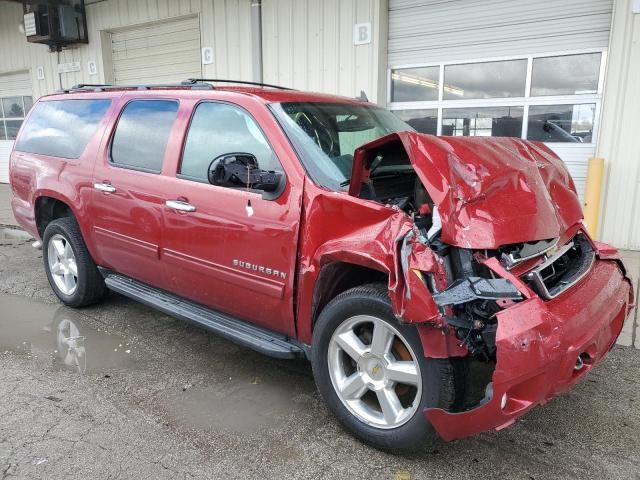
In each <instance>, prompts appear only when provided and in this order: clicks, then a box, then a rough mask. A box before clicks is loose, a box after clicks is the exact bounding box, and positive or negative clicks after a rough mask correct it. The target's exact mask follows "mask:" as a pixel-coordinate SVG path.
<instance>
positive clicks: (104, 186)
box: [93, 183, 116, 193]
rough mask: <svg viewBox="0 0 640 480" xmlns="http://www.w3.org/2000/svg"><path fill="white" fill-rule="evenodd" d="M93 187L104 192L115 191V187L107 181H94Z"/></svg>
mask: <svg viewBox="0 0 640 480" xmlns="http://www.w3.org/2000/svg"><path fill="white" fill-rule="evenodd" d="M93 188H95V189H96V190H98V191H99V192H104V193H115V191H116V187H114V186H113V185H109V184H108V183H94V184H93Z"/></svg>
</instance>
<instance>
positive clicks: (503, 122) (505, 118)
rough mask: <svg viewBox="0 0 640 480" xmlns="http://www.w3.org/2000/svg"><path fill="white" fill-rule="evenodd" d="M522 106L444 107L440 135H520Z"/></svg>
mask: <svg viewBox="0 0 640 480" xmlns="http://www.w3.org/2000/svg"><path fill="white" fill-rule="evenodd" d="M523 115H524V107H518V106H514V107H480V108H445V109H443V111H442V135H450V136H464V137H520V136H521V135H522V118H523Z"/></svg>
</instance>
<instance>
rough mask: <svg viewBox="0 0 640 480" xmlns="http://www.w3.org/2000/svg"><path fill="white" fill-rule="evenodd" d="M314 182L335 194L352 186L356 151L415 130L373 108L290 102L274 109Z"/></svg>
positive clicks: (365, 105)
mask: <svg viewBox="0 0 640 480" xmlns="http://www.w3.org/2000/svg"><path fill="white" fill-rule="evenodd" d="M270 107H271V110H272V111H273V112H274V114H275V116H276V118H277V119H278V120H279V121H280V124H281V125H282V126H283V128H284V130H285V132H286V133H287V136H288V137H289V139H290V140H291V143H292V144H293V146H294V148H295V149H296V150H297V152H298V155H299V156H300V159H301V161H302V163H303V165H304V167H305V169H306V170H307V172H308V174H309V175H310V176H311V178H313V180H314V181H315V182H316V183H318V184H320V185H322V186H325V187H327V188H330V189H332V190H342V189H344V187H345V186H346V185H347V184H348V183H349V177H350V176H351V164H352V163H353V153H354V151H355V149H356V148H358V147H359V146H360V145H363V144H365V143H367V142H370V141H372V140H375V139H376V138H380V137H383V136H385V135H387V134H389V133H392V132H402V131H407V130H413V128H411V127H410V126H409V125H408V124H406V123H405V122H403V121H402V120H400V119H399V118H398V117H396V116H395V115H394V114H393V113H391V112H389V111H388V110H385V109H383V108H379V107H375V106H372V105H369V104H363V105H355V104H350V103H317V102H287V103H274V104H271V105H270Z"/></svg>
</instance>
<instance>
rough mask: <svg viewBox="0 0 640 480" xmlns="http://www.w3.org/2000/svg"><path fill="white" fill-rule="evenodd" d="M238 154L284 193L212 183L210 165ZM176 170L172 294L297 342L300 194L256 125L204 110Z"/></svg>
mask: <svg viewBox="0 0 640 480" xmlns="http://www.w3.org/2000/svg"><path fill="white" fill-rule="evenodd" d="M238 153H244V154H248V155H251V156H252V157H255V159H257V162H258V167H259V168H260V169H261V170H270V171H275V172H280V173H282V174H283V176H282V178H283V179H282V184H281V188H280V189H279V191H277V192H261V191H258V190H249V189H247V188H245V187H240V188H239V187H238V186H237V185H236V186H217V185H212V184H211V183H209V177H208V172H209V168H210V165H211V163H212V161H213V160H214V159H216V158H220V157H223V156H225V155H228V154H238ZM177 163H178V165H177V175H176V177H175V178H174V179H172V183H171V185H170V188H169V189H168V190H167V192H166V195H167V197H166V198H167V206H166V208H165V213H164V225H165V227H164V234H163V235H164V238H163V242H162V252H161V255H162V262H163V266H164V268H165V272H166V275H167V276H168V277H169V278H170V279H171V281H172V290H173V291H175V292H177V293H178V294H180V295H182V296H184V297H186V298H189V299H191V300H194V301H196V302H199V303H202V304H204V305H207V306H209V307H212V308H214V309H217V310H220V311H222V312H225V313H228V314H231V315H234V316H236V317H239V318H242V319H245V320H248V321H251V322H253V323H256V324H259V325H261V326H264V327H266V328H269V329H271V330H274V331H278V332H281V333H285V334H289V335H294V334H295V328H294V317H293V288H294V280H295V279H294V276H295V267H296V252H297V239H298V228H299V222H300V203H301V202H300V196H301V189H297V188H294V187H293V186H292V185H291V184H290V183H289V182H288V181H287V179H286V177H285V176H284V172H283V169H282V167H281V164H280V162H279V161H278V157H277V155H276V153H275V152H274V149H273V148H272V146H271V144H270V143H269V141H268V140H267V137H266V136H265V134H264V133H263V131H262V130H261V128H260V127H259V126H258V124H257V122H256V121H255V120H254V118H253V117H252V116H251V115H250V114H249V113H248V112H247V111H246V110H245V109H243V108H241V107H239V106H237V105H235V104H230V103H223V102H213V101H211V102H201V103H199V104H198V105H196V106H195V110H194V113H193V116H192V118H191V122H190V124H189V127H188V131H187V134H186V138H185V142H184V148H183V152H182V157H181V161H180V162H177Z"/></svg>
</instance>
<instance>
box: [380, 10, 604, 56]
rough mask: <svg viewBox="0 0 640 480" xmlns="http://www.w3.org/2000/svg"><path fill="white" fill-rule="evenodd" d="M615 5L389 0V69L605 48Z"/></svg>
mask: <svg viewBox="0 0 640 480" xmlns="http://www.w3.org/2000/svg"><path fill="white" fill-rule="evenodd" d="M612 3H613V0H564V1H562V2H559V1H557V0H538V1H536V2H531V1H529V0H437V1H436V0H434V1H419V2H418V1H415V0H390V2H389V46H388V51H389V53H388V55H389V64H390V65H391V66H400V65H411V64H420V63H432V62H440V61H455V60H467V59H473V58H480V57H482V58H487V57H499V56H508V55H523V54H536V53H545V52H553V51H566V50H571V49H587V48H600V47H606V46H607V43H608V39H609V28H610V25H611V10H612Z"/></svg>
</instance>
